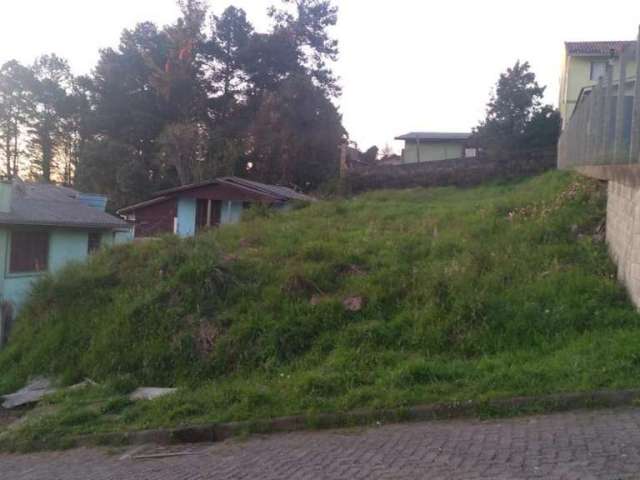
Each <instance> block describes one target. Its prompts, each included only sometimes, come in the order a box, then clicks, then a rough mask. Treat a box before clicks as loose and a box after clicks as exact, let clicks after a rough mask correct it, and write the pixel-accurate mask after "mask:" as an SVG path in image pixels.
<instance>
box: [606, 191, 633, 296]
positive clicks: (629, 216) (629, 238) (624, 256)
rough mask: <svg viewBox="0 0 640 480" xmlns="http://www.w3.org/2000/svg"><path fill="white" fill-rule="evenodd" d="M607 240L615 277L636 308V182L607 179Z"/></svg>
mask: <svg viewBox="0 0 640 480" xmlns="http://www.w3.org/2000/svg"><path fill="white" fill-rule="evenodd" d="M607 243H608V244H609V251H610V252H611V257H612V258H613V260H614V261H615V262H616V264H617V265H618V278H619V280H620V281H621V282H622V283H623V284H624V285H625V286H626V287H627V290H628V291H629V295H630V296H631V299H632V300H633V303H634V304H635V305H636V306H638V307H640V185H638V184H634V183H622V182H620V181H618V180H610V181H609V184H608V195H607Z"/></svg>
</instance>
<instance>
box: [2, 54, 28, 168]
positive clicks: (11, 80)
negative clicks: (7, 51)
mask: <svg viewBox="0 0 640 480" xmlns="http://www.w3.org/2000/svg"><path fill="white" fill-rule="evenodd" d="M32 85H33V75H32V72H31V71H30V70H29V69H28V68H27V67H24V66H23V65H21V64H20V63H18V62H17V61H15V60H12V61H9V62H7V63H5V64H4V65H2V67H0V141H1V143H2V148H1V150H2V154H3V156H4V162H3V165H4V174H5V176H6V177H7V178H12V177H14V176H17V175H18V174H19V162H18V160H19V158H20V154H21V144H22V141H21V136H22V133H23V131H24V129H25V127H26V126H27V123H28V121H29V119H30V117H31V114H32V112H33V108H32V97H31V86H32Z"/></svg>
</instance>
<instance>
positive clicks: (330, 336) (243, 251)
mask: <svg viewBox="0 0 640 480" xmlns="http://www.w3.org/2000/svg"><path fill="white" fill-rule="evenodd" d="M603 215H604V195H603V193H602V191H601V190H600V189H599V188H598V186H597V185H596V184H595V183H593V182H591V181H588V180H584V179H579V178H576V177H572V176H570V175H568V174H563V173H558V172H553V173H549V174H546V175H543V176H540V177H537V178H533V179H530V180H526V181H523V182H520V183H515V184H506V185H491V186H484V187H480V188H475V189H469V190H457V189H453V188H449V189H429V190H425V189H414V190H406V191H378V192H373V193H369V194H366V195H363V196H360V197H357V198H355V199H352V200H347V201H344V200H343V201H330V202H322V203H320V204H317V205H314V206H311V207H308V208H304V209H301V210H296V211H294V212H292V213H289V214H286V215H278V216H274V217H271V218H258V217H257V218H255V219H254V220H252V221H250V222H246V223H244V224H242V225H239V226H235V227H225V228H224V229H221V230H220V231H216V232H212V233H210V234H207V235H204V236H201V237H199V238H198V239H196V240H193V239H191V240H177V239H175V238H166V239H163V240H162V241H161V242H153V243H148V244H144V245H136V246H126V247H121V248H117V249H115V250H112V251H110V252H106V253H103V254H101V255H99V256H97V257H95V258H94V259H93V260H92V262H91V263H90V264H89V265H88V266H74V267H72V268H69V269H68V270H67V271H65V272H64V273H62V274H61V275H59V276H57V277H56V278H54V279H49V280H47V281H45V282H42V283H41V284H40V285H39V286H38V288H37V289H36V291H35V295H34V297H33V299H32V301H31V303H30V304H29V306H28V308H27V309H26V310H25V312H24V314H23V315H22V317H21V318H20V321H19V326H18V328H17V330H16V332H15V335H14V337H13V341H12V343H11V346H10V347H9V348H8V349H7V350H5V351H4V352H2V353H0V372H2V374H0V375H1V376H0V391H8V390H9V389H11V388H14V387H15V386H17V385H18V384H20V383H21V382H23V381H24V379H25V378H26V377H27V376H28V375H30V374H35V373H43V372H44V373H53V374H56V375H59V376H60V377H61V378H62V379H63V381H64V382H65V383H70V382H73V381H76V380H79V379H81V378H83V377H85V376H86V377H90V378H92V379H94V380H96V381H99V382H101V385H102V386H101V387H98V388H93V389H89V390H87V391H84V392H76V393H72V394H61V395H58V396H57V397H55V398H54V399H53V400H52V403H54V404H55V405H56V409H57V413H56V415H54V416H52V417H47V418H46V419H45V420H40V421H34V422H31V423H30V424H28V425H27V426H26V427H24V428H23V430H22V432H20V434H21V435H22V436H23V437H24V438H34V437H37V436H41V435H45V434H46V435H54V436H59V435H60V433H61V432H62V433H68V432H84V431H92V430H112V429H117V428H142V427H149V426H158V425H176V424H181V423H190V422H198V421H212V420H230V419H236V420H237V419H251V418H259V417H268V416H277V415H284V414H292V413H299V412H318V411H335V410H347V409H352V408H356V407H382V406H399V405H409V404H417V403H428V402H432V401H441V400H461V399H467V398H491V397H497V396H508V395H520V394H539V393H547V392H558V391H576V390H589V389H596V388H603V387H611V388H618V387H629V386H638V385H639V381H638V380H637V379H638V378H639V376H638V374H639V373H640V353H638V352H639V351H640V349H639V347H640V323H639V319H640V317H639V316H638V315H637V314H636V313H635V312H634V310H633V309H632V307H631V305H630V304H629V302H628V300H627V298H626V295H625V293H624V291H623V289H622V288H621V287H619V286H618V285H617V284H616V281H615V275H614V267H613V266H612V265H611V263H610V262H609V260H608V258H607V255H606V247H605V245H604V244H602V243H597V242H594V241H593V240H592V238H591V233H593V231H594V229H595V226H596V224H597V223H598V222H599V221H600V220H601V219H602V217H603ZM350 296H362V297H363V298H364V299H365V300H366V303H365V306H364V308H363V309H362V310H361V311H360V312H348V311H346V310H345V308H344V307H343V305H342V300H344V299H345V298H347V297H350ZM312 297H313V298H314V302H311V301H310V300H311V298H312ZM315 300H318V301H315ZM140 384H145V385H151V384H153V385H178V386H183V387H184V388H183V389H182V390H181V393H179V394H178V395H175V396H172V397H167V398H165V399H161V400H158V401H154V402H144V403H142V404H136V405H133V404H130V403H129V402H128V401H127V400H126V397H124V396H123V394H124V393H126V392H127V391H129V390H130V389H131V388H133V387H134V386H137V385H140Z"/></svg>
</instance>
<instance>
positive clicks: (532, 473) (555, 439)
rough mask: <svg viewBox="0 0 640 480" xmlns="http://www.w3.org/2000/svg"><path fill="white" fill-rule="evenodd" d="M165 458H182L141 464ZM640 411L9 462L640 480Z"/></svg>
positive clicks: (11, 473) (95, 477)
mask: <svg viewBox="0 0 640 480" xmlns="http://www.w3.org/2000/svg"><path fill="white" fill-rule="evenodd" d="M159 453H163V454H164V453H175V454H177V455H176V456H172V457H164V458H159V457H153V458H146V459H144V458H139V457H145V456H146V457H149V456H153V455H157V454H159ZM638 473H640V409H633V408H626V409H617V410H600V411H581V412H574V413H562V414H551V415H543V416H535V417H523V418H514V419H506V420H491V421H484V422H483V421H478V420H459V421H449V422H428V423H417V424H404V425H386V426H381V427H376V428H368V429H360V430H335V431H328V432H326V431H325V432H301V433H291V434H282V435H272V436H265V437H251V438H250V439H248V440H246V441H237V440H236V441H230V442H225V443H220V444H207V445H189V446H175V447H171V448H170V449H162V448H158V447H137V448H131V449H129V450H122V451H118V452H114V451H109V450H100V449H91V450H87V449H80V450H73V451H67V452H53V453H38V454H29V455H0V478H2V479H3V480H4V479H11V480H27V479H28V480H56V479H65V480H66V479H69V480H76V479H77V480H86V479H92V480H120V479H123V480H124V479H126V480H204V479H207V480H208V479H216V480H217V479H220V480H222V479H269V480H270V479H300V480H302V479H327V480H330V479H430V480H436V479H503V480H507V479H508V480H516V479H567V480H568V479H580V480H590V479H610V480H614V479H630V478H640V475H637V474H638Z"/></svg>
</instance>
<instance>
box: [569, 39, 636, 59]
mask: <svg viewBox="0 0 640 480" xmlns="http://www.w3.org/2000/svg"><path fill="white" fill-rule="evenodd" d="M635 45H636V42H635V41H626V40H616V41H609V42H565V48H566V49H567V53H568V54H569V55H571V56H574V57H580V56H583V57H590V56H596V57H607V56H609V55H610V54H611V51H612V50H613V52H614V53H615V54H616V55H620V53H621V52H622V51H623V50H624V49H625V48H632V47H634V46H635Z"/></svg>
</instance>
